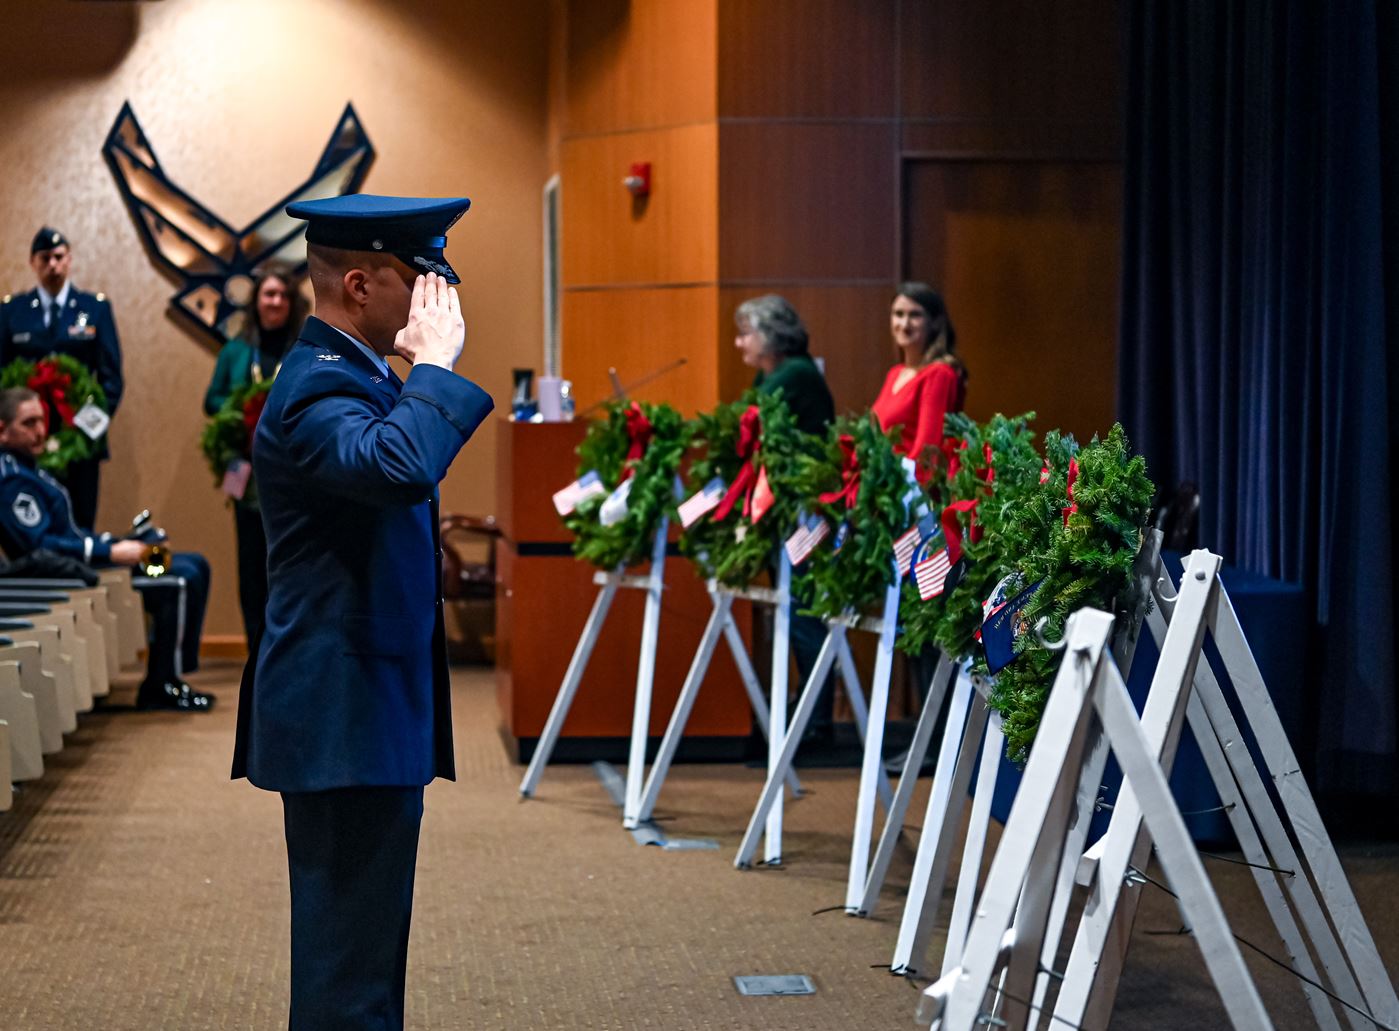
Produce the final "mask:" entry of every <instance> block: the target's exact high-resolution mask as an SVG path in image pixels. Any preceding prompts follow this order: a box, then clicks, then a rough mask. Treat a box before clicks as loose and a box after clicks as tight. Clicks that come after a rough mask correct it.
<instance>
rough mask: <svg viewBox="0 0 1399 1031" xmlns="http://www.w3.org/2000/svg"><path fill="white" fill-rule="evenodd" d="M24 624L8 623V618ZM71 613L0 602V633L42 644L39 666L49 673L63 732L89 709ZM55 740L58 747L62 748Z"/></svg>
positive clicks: (83, 655) (87, 683) (84, 662)
mask: <svg viewBox="0 0 1399 1031" xmlns="http://www.w3.org/2000/svg"><path fill="white" fill-rule="evenodd" d="M16 620H17V621H20V622H22V623H23V624H26V626H12V624H11V621H16ZM73 627H74V621H73V613H71V612H52V611H50V610H49V609H48V607H47V606H43V605H34V604H32V603H31V604H27V605H21V604H14V603H9V602H0V633H4V634H5V635H6V636H8V637H10V638H12V639H14V640H15V641H22V640H27V641H38V642H39V643H40V645H41V646H42V654H43V669H44V670H45V672H47V673H50V674H52V676H53V678H54V684H55V692H54V694H55V704H56V708H57V711H58V716H59V725H60V727H61V732H62V733H64V734H69V733H72V732H73V731H74V730H77V729H78V715H77V714H78V713H79V712H87V711H89V710H90V709H91V708H92V694H91V691H90V690H88V688H89V687H90V684H91V681H90V679H89V677H88V673H87V653H86V649H84V648H80V647H78V645H77V642H76V640H75V639H74V630H73ZM62 747H63V744H62V740H61V739H60V740H59V743H58V747H57V748H55V749H54V751H57V750H58V748H62Z"/></svg>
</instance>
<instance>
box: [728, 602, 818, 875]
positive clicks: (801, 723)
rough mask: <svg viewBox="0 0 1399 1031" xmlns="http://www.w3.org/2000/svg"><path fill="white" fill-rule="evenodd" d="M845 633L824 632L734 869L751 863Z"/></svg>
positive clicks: (744, 836) (740, 847) (740, 845)
mask: <svg viewBox="0 0 1399 1031" xmlns="http://www.w3.org/2000/svg"><path fill="white" fill-rule="evenodd" d="M844 633H845V628H844V627H842V626H832V627H830V628H829V629H828V630H827V631H826V640H825V641H823V642H822V644H821V651H820V653H819V654H818V655H817V656H816V665H815V667H814V668H813V669H812V671H811V675H810V676H809V677H808V678H807V681H806V686H805V687H803V688H802V693H801V697H800V698H799V699H797V709H796V711H795V712H794V713H792V723H791V725H790V726H789V727H788V728H787V736H786V739H785V740H784V741H783V742H782V754H781V755H780V756H778V759H777V766H776V768H775V769H773V770H770V771H769V772H768V777H767V781H766V782H765V783H764V784H763V791H762V794H761V795H759V796H758V804H757V805H756V806H754V808H753V815H752V817H751V818H750V819H749V820H748V829H747V830H746V831H745V832H744V834H743V841H742V842H740V843H739V846H738V855H737V856H735V857H734V866H736V867H738V868H739V869H740V870H742V869H744V868H746V867H748V866H751V865H752V863H753V855H754V853H755V852H757V850H758V838H759V837H760V836H761V835H762V833H763V827H764V823H765V821H766V820H767V815H768V811H769V810H770V809H771V808H772V805H773V802H775V801H776V800H777V796H778V795H779V794H781V792H782V776H781V775H779V774H782V775H785V773H786V771H787V770H789V769H791V766H792V760H793V759H795V758H796V755H797V747H798V746H799V745H800V744H801V739H802V734H803V733H804V732H805V731H806V725H807V723H809V722H810V721H811V714H812V713H813V712H814V711H815V710H816V698H817V695H819V694H820V693H821V685H822V683H823V682H824V681H825V679H826V674H828V673H829V672H830V671H831V664H832V662H834V661H835V653H836V650H837V648H838V647H839V641H840V638H841V637H842V636H843V635H844Z"/></svg>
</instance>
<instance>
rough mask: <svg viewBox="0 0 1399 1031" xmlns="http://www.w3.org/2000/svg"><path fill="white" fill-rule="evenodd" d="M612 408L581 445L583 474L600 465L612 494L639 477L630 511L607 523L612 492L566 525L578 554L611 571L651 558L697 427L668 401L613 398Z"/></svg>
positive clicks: (672, 505)
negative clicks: (603, 514)
mask: <svg viewBox="0 0 1399 1031" xmlns="http://www.w3.org/2000/svg"><path fill="white" fill-rule="evenodd" d="M606 411H607V415H606V417H605V418H603V419H600V420H599V421H597V422H595V423H593V424H592V425H591V426H589V427H588V434H587V436H585V437H584V438H583V442H582V443H581V444H579V445H578V475H579V476H582V475H584V474H585V473H587V472H589V471H590V470H596V471H597V474H598V477H599V478H600V479H601V480H602V482H603V485H604V486H605V487H607V489H608V492H609V493H610V492H611V491H613V490H614V489H616V488H617V487H618V486H619V485H620V484H621V483H622V482H623V481H624V480H626V479H628V478H631V479H634V480H635V482H634V483H633V484H632V486H631V493H630V495H629V496H628V497H627V514H626V516H625V517H624V518H623V519H622V520H620V521H619V522H617V523H614V524H613V525H611V526H603V525H602V522H601V520H600V519H599V518H598V514H599V509H601V508H602V505H603V502H604V501H606V497H605V496H602V497H593V498H589V499H587V500H586V501H584V502H582V503H581V504H580V505H579V506H578V507H577V508H575V509H574V510H573V511H572V512H570V513H569V514H568V515H566V516H564V525H566V526H567V527H568V528H569V529H570V530H572V531H573V535H574V539H573V553H574V555H576V556H577V557H578V558H580V559H582V560H583V561H584V562H589V563H591V564H593V565H595V566H597V567H599V568H601V569H606V570H609V571H610V570H613V569H615V568H616V567H617V566H619V565H629V566H630V565H635V564H637V563H638V562H645V561H647V560H648V559H650V557H651V548H652V545H653V544H654V543H655V541H654V537H655V533H656V527H657V526H658V525H659V524H660V521H661V519H662V518H663V517H664V516H667V515H670V514H671V513H672V512H673V511H674V508H675V477H676V474H677V473H678V472H679V469H680V460H681V458H682V457H684V454H685V451H686V449H687V448H688V447H689V446H690V434H691V426H690V423H688V422H687V421H686V420H685V419H684V418H683V417H682V416H681V415H680V413H679V412H677V411H676V410H675V409H674V408H672V407H671V406H670V405H668V404H649V403H646V402H639V401H613V402H610V403H609V404H608V405H607V409H606Z"/></svg>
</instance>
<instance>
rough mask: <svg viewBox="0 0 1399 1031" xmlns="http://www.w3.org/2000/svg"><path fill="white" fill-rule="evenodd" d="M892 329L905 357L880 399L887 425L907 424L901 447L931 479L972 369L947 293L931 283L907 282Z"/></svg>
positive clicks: (894, 308) (878, 410) (922, 476)
mask: <svg viewBox="0 0 1399 1031" xmlns="http://www.w3.org/2000/svg"><path fill="white" fill-rule="evenodd" d="M889 332H890V334H891V335H892V336H893V338H894V344H895V346H897V347H898V349H899V356H900V358H901V359H902V360H901V361H900V362H899V364H897V365H895V366H894V367H893V368H892V369H890V370H889V375H887V376H885V377H884V386H883V387H882V388H881V389H880V391H879V397H877V398H876V399H875V402H874V406H873V409H874V414H875V418H877V419H878V420H879V425H880V426H881V427H882V428H884V429H886V430H887V429H890V428H891V427H894V426H902V427H903V434H902V436H901V438H900V441H899V444H898V446H897V447H896V448H895V450H897V451H898V452H899V454H901V455H907V456H908V457H909V458H912V459H913V460H914V461H915V462H917V463H918V478H919V480H920V481H921V482H924V483H926V482H927V480H928V477H929V476H931V475H932V471H933V469H934V468H935V467H936V466H937V463H938V460H939V457H940V451H939V450H938V449H939V447H940V446H941V444H942V438H943V420H944V418H945V417H946V416H947V413H948V412H960V411H961V410H962V404H963V401H964V400H965V399H966V385H967V370H966V367H965V366H964V365H962V362H961V360H960V359H959V358H958V357H957V354H956V349H957V331H956V330H955V329H953V328H952V319H951V317H949V316H948V314H947V306H946V305H945V304H944V303H943V300H942V296H941V295H940V294H938V292H937V291H936V290H934V289H933V288H932V287H931V286H929V285H928V284H927V283H913V282H910V283H903V284H901V285H900V286H899V289H898V293H896V294H895V295H894V302H893V304H892V305H891V306H890V309H889Z"/></svg>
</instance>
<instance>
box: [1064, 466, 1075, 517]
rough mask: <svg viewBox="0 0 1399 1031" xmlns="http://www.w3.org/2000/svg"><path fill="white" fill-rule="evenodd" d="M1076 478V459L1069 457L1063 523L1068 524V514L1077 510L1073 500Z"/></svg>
mask: <svg viewBox="0 0 1399 1031" xmlns="http://www.w3.org/2000/svg"><path fill="white" fill-rule="evenodd" d="M1077 479H1078V459H1077V458H1070V459H1069V506H1068V508H1065V509H1064V510H1063V511H1064V525H1065V526H1066V527H1067V526H1068V525H1069V516H1071V515H1073V514H1074V513H1075V512H1077V511H1078V502H1077V501H1075V500H1074V481H1075V480H1077Z"/></svg>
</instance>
